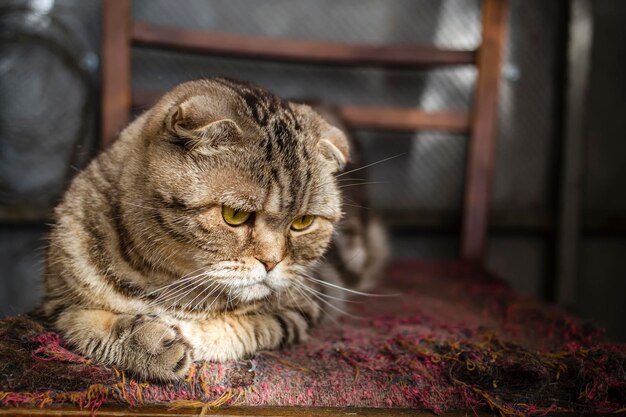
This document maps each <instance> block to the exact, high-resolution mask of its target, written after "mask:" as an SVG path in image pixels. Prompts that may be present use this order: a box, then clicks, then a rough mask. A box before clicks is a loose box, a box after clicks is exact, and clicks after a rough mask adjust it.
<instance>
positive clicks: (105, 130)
mask: <svg viewBox="0 0 626 417" xmlns="http://www.w3.org/2000/svg"><path fill="white" fill-rule="evenodd" d="M102 8H103V13H102V15H103V22H102V32H103V35H102V125H101V137H100V140H101V145H102V147H106V146H108V145H110V144H111V143H113V141H114V140H115V139H116V137H117V135H118V134H119V132H120V130H122V129H123V128H124V126H126V124H127V123H128V115H129V112H130V104H131V103H130V91H131V85H130V46H131V45H130V35H131V22H130V17H131V16H130V15H131V4H130V0H104V2H103V4H102Z"/></svg>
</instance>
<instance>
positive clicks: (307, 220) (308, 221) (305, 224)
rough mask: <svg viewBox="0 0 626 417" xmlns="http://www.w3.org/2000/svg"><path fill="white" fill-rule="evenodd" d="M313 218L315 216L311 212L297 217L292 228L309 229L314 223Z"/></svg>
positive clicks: (298, 229) (297, 229)
mask: <svg viewBox="0 0 626 417" xmlns="http://www.w3.org/2000/svg"><path fill="white" fill-rule="evenodd" d="M313 220H315V216H311V215H309V214H307V215H305V216H300V217H297V218H296V219H295V220H294V221H293V223H291V229H292V230H296V231H300V230H305V229H308V228H309V227H310V226H311V225H312V224H313Z"/></svg>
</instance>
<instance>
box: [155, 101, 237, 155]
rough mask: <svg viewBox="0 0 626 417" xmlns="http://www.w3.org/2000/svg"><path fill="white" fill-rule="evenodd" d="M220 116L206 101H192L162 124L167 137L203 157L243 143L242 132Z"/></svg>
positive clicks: (172, 112)
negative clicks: (165, 129)
mask: <svg viewBox="0 0 626 417" xmlns="http://www.w3.org/2000/svg"><path fill="white" fill-rule="evenodd" d="M223 113H224V112H223V111H220V109H219V108H216V106H215V105H214V104H213V103H211V101H210V100H209V98H208V97H203V96H196V97H191V98H189V99H187V100H185V101H184V102H183V103H181V104H179V105H177V106H174V107H173V108H172V109H171V110H170V112H169V114H168V116H167V120H166V122H165V123H166V128H167V131H168V137H169V139H170V140H171V141H172V142H173V143H176V144H178V145H181V146H183V147H185V148H186V149H188V150H189V151H191V152H194V153H198V154H202V155H210V154H213V153H215V152H216V151H218V150H220V148H224V147H231V146H235V145H237V144H239V143H241V141H242V139H243V137H242V131H241V128H240V127H239V125H237V123H236V122H235V121H234V120H232V119H229V118H225V117H224V116H223Z"/></svg>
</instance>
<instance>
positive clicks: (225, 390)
mask: <svg viewBox="0 0 626 417" xmlns="http://www.w3.org/2000/svg"><path fill="white" fill-rule="evenodd" d="M383 287H384V288H381V289H379V290H378V292H382V291H384V292H396V293H399V294H400V296H398V297H380V298H366V297H359V298H356V299H355V301H357V303H350V304H349V306H350V311H351V313H352V314H353V315H354V316H357V317H348V316H345V317H342V318H340V319H338V320H336V322H335V321H333V320H329V321H328V323H327V324H325V325H324V326H322V327H320V328H318V329H316V330H315V331H314V333H313V335H312V337H311V339H310V340H309V341H308V342H306V343H305V344H302V345H299V346H294V347H291V348H288V349H285V350H282V351H277V352H262V353H259V354H257V355H255V356H253V357H251V358H249V359H248V360H244V361H238V362H231V363H226V364H213V363H203V364H197V365H196V366H195V368H194V369H192V371H191V373H190V374H189V377H188V379H187V380H186V381H184V382H180V383H176V384H155V383H149V382H146V381H136V380H134V379H131V378H129V377H128V376H127V375H124V374H123V373H122V372H120V371H118V370H115V369H111V368H107V367H102V366H98V365H96V364H93V363H92V362H91V361H89V360H87V359H85V358H83V357H81V356H80V355H77V354H75V353H73V352H72V351H71V349H70V348H69V347H68V346H66V345H65V344H64V343H63V341H62V340H61V338H60V337H59V335H58V334H56V333H54V332H53V331H52V330H51V329H50V328H49V327H48V325H47V324H46V323H45V322H44V321H42V320H41V319H39V318H37V317H36V316H35V315H22V316H16V317H9V318H5V319H3V320H2V321H0V405H4V406H14V405H23V404H26V405H34V406H47V405H49V404H53V403H69V404H75V405H77V406H78V407H81V408H90V409H96V408H98V407H100V406H101V405H102V404H119V403H122V404H127V405H128V406H140V405H141V404H152V405H154V404H164V405H166V406H186V405H200V406H201V405H208V406H220V405H223V404H228V405H233V404H237V405H252V406H254V405H273V406H282V405H298V406H325V407H338V406H343V407H345V406H357V407H404V408H406V407H408V408H419V409H426V410H431V411H434V412H436V413H441V412H445V411H450V410H459V409H465V410H474V411H478V410H480V409H485V408H487V409H488V408H491V409H496V410H498V411H500V412H502V413H504V414H513V413H516V414H524V415H530V414H536V413H544V412H547V411H587V412H611V411H616V410H620V409H623V408H625V407H626V345H623V344H617V343H611V342H609V341H607V340H606V339H605V338H604V336H603V333H602V331H601V330H600V329H598V328H597V327H595V326H593V325H590V324H588V323H584V322H582V321H581V320H579V319H577V318H575V317H572V316H570V315H568V314H566V313H564V312H563V311H561V310H559V309H558V308H556V307H553V306H548V305H545V304H543V303H541V302H539V301H537V300H535V299H533V298H530V297H525V296H520V295H517V294H515V293H514V292H513V291H511V290H510V289H509V288H508V287H507V286H506V285H504V284H503V283H502V282H500V281H499V280H496V279H494V278H492V277H490V276H489V275H487V274H485V273H484V272H482V271H481V270H479V269H475V268H472V267H471V266H467V265H465V264H461V263H453V264H445V265H444V264H424V263H417V262H404V263H399V264H395V265H394V266H392V267H391V268H390V269H389V272H388V273H387V276H386V279H385V282H384V285H383Z"/></svg>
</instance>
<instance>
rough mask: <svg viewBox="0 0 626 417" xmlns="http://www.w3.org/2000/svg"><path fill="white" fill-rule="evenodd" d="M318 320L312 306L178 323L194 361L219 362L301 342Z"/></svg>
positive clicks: (315, 309)
mask: <svg viewBox="0 0 626 417" xmlns="http://www.w3.org/2000/svg"><path fill="white" fill-rule="evenodd" d="M318 319H319V308H318V307H317V305H315V306H314V307H312V308H309V309H307V308H291V309H290V308H284V309H280V310H277V311H276V312H274V313H258V314H245V315H231V316H223V317H219V318H215V319H212V320H202V321H195V322H188V323H181V325H180V328H181V331H182V333H183V335H184V336H185V337H186V338H187V339H188V340H189V341H190V342H191V344H192V345H193V347H194V358H195V359H196V360H204V361H218V362H222V361H226V360H230V359H241V358H244V357H246V356H248V355H250V354H253V353H256V352H258V351H261V350H271V349H277V348H279V347H282V346H286V345H289V344H292V343H299V342H304V341H305V340H306V339H307V338H308V334H309V331H310V329H311V327H312V326H313V325H314V324H315V323H316V322H317V321H318Z"/></svg>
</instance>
